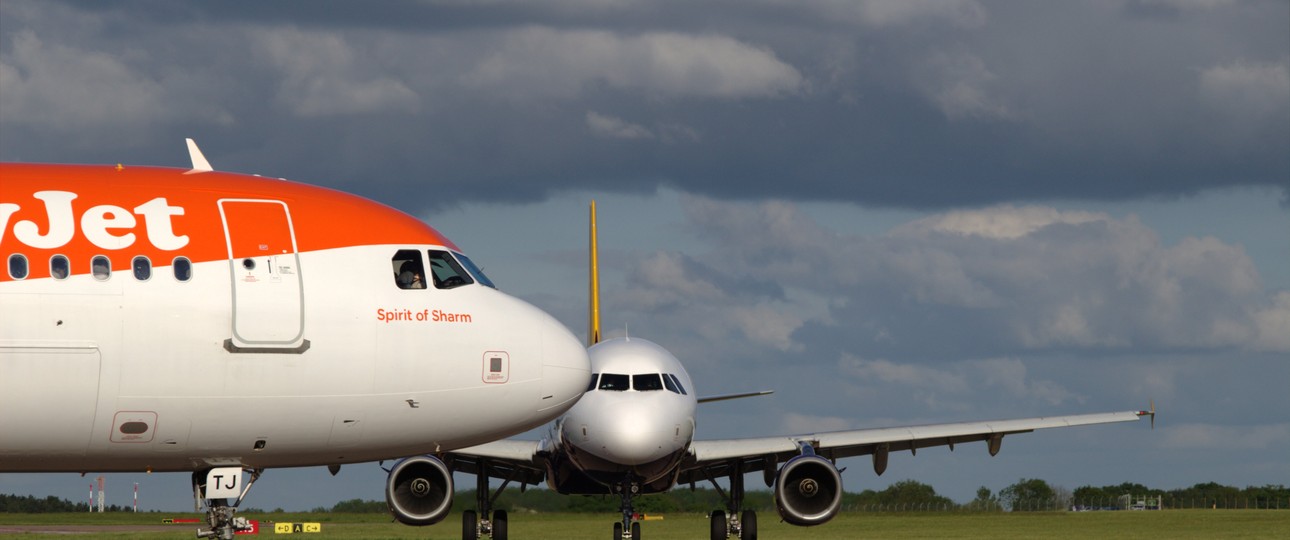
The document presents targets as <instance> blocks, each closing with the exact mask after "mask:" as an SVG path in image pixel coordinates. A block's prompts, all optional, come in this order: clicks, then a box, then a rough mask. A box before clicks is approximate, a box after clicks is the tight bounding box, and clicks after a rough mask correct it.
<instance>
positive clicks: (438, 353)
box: [0, 164, 589, 472]
mask: <svg viewBox="0 0 1290 540" xmlns="http://www.w3.org/2000/svg"><path fill="white" fill-rule="evenodd" d="M0 195H2V197H0V248H2V249H0V251H2V253H0V255H3V257H4V260H3V264H6V266H7V268H6V270H7V271H0V472H23V471H29V472H37V471H40V472H59V471H71V472H85V471H98V472H110V471H144V470H147V471H194V470H202V469H208V468H211V467H216V466H242V467H246V468H270V467H291V466H314V465H335V464H342V463H353V462H363V461H372V460H379V459H391V458H397V457H402V456H408V455H414V454H421V453H430V452H440V451H447V450H450V449H455V448H461V447H465V446H470V445H474V444H479V443H483V442H486V441H490V440H495V439H498V438H501V437H506V436H508V435H512V434H515V433H519V432H522V431H525V430H527V429H531V428H533V427H536V426H539V425H541V424H543V423H546V422H548V421H550V420H551V419H553V418H554V417H556V416H558V415H559V414H560V413H562V412H565V411H566V410H568V408H569V407H570V406H572V405H573V403H574V402H575V401H576V399H577V398H578V397H579V396H580V395H581V394H582V392H583V391H584V390H585V388H586V385H587V382H586V381H587V378H588V375H589V369H588V366H589V364H588V359H587V354H586V352H585V349H584V348H583V347H582V345H581V344H580V343H579V342H578V340H577V339H575V338H574V337H573V336H572V334H571V333H570V332H569V331H568V330H567V329H566V328H565V327H564V326H562V325H561V324H560V323H559V322H558V321H556V320H555V319H554V318H552V317H550V316H549V315H547V314H546V313H544V312H542V311H541V310H538V309H537V308H535V307H533V306H531V305H529V304H527V303H525V302H523V301H521V300H518V299H516V298H514V297H511V296H508V295H506V294H504V293H502V292H500V291H498V290H496V289H494V288H491V287H489V286H485V285H483V284H481V281H486V278H483V280H481V279H480V277H481V276H482V275H475V274H474V273H471V274H469V276H468V277H467V279H469V277H474V281H475V282H474V283H470V284H466V285H461V286H452V287H447V288H437V287H432V286H427V287H422V288H405V287H402V286H400V284H399V282H397V274H398V269H397V268H392V257H395V259H394V260H393V262H394V263H397V262H398V259H397V257H398V256H397V255H396V253H403V255H401V256H403V257H415V258H417V260H418V262H419V264H423V262H422V261H426V260H433V257H434V254H441V255H442V254H443V253H450V254H451V256H450V257H449V258H450V259H451V258H452V257H456V259H454V261H455V260H464V261H465V262H463V263H462V264H465V265H466V266H467V268H472V269H473V265H471V264H470V263H469V260H468V259H466V258H465V257H464V256H462V255H461V253H460V250H458V249H457V248H456V246H454V245H453V244H452V243H451V242H449V241H447V240H446V239H445V238H443V237H442V236H441V235H440V234H439V233H438V232H437V231H435V230H434V229H432V228H430V227H429V226H427V225H425V224H424V223H421V222H420V221H418V220H415V219H413V218H411V217H409V216H406V215H404V214H402V213H399V212H397V211H395V210H393V209H390V208H387V207H384V206H381V205H379V204H376V203H373V202H371V201H367V200H365V199H361V198H358V197H354V196H350V195H346V194H342V193H338V192H334V191H331V190H326V189H322V188H316V187H312V186H305V185H301V184H294V183H291V182H286V181H281V180H270V179H262V178H257V177H250V176H245V175H235V174H227V173H220V172H204V173H200V174H191V173H189V172H187V171H183V170H176V169H160V168H148V167H126V168H124V169H122V168H120V167H118V168H116V169H114V168H112V167H108V166H55V165H14V164H2V165H0ZM100 257H101V259H99V258H100ZM63 261H67V262H68V263H69V264H68V266H70V268H69V269H70V275H67V276H66V277H64V276H63V275H62V271H61V267H62V266H63V264H64V262H63ZM92 261H94V262H93V263H92ZM100 261H106V262H109V263H110V266H111V272H110V274H105V273H97V269H98V266H97V264H98V263H99V262H100ZM431 264H433V263H431ZM396 266H397V264H396ZM472 271H473V272H477V270H472ZM428 278H429V276H427V280H428ZM454 285H455V284H454Z"/></svg>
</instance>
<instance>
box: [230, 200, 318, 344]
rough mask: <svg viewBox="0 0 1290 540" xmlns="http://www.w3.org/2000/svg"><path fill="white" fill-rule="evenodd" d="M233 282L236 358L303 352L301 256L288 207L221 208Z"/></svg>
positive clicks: (249, 204) (240, 204) (235, 204)
mask: <svg viewBox="0 0 1290 540" xmlns="http://www.w3.org/2000/svg"><path fill="white" fill-rule="evenodd" d="M219 206H220V215H221V216H222V217H223V218H224V232H225V238H226V240H227V242H228V259H229V260H228V263H229V269H230V272H231V274H232V276H233V338H232V339H231V340H229V341H227V342H226V343H225V347H226V348H228V349H229V350H230V351H234V352H303V351H304V349H305V348H307V347H308V341H307V340H305V339H303V337H304V294H303V286H302V285H301V282H300V256H299V254H298V253H297V252H296V239H295V233H294V229H292V225H291V212H290V210H289V209H288V208H287V205H286V203H283V202H282V201H272V200H249V199H223V200H221V201H220V202H219Z"/></svg>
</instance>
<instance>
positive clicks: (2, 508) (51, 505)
mask: <svg viewBox="0 0 1290 540" xmlns="http://www.w3.org/2000/svg"><path fill="white" fill-rule="evenodd" d="M88 510H89V506H88V505H86V504H85V503H72V502H71V501H69V500H67V499H60V498H58V497H55V496H53V495H50V496H48V497H45V498H43V499H38V498H36V497H33V496H31V495H4V494H0V512H15V513H24V514H44V513H50V512H85V511H88Z"/></svg>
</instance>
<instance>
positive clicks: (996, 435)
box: [679, 411, 1155, 483]
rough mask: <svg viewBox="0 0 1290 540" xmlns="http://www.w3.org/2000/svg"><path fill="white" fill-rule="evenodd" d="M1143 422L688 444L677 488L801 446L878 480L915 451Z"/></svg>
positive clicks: (1041, 423)
mask: <svg viewBox="0 0 1290 540" xmlns="http://www.w3.org/2000/svg"><path fill="white" fill-rule="evenodd" d="M1143 416H1151V417H1152V418H1153V419H1154V417H1155V411H1124V412H1113V413H1097V414H1080V415H1072V416H1053V417H1039V418H1022V419H1015V420H990V421H984V422H959V423H953V424H931V425H924V426H908V427H891V428H877V429H858V430H850V431H830V432H823V433H811V434H806V435H791V436H782V437H759V438H750V439H720V440H708V441H694V443H693V444H692V445H691V446H690V457H689V458H688V459H687V460H686V462H685V463H684V464H682V469H683V470H682V473H681V478H680V479H679V481H680V483H688V482H694V481H699V480H706V479H708V478H709V477H717V476H725V475H729V474H730V472H731V471H730V468H731V467H739V468H741V469H742V472H748V471H753V470H760V469H765V468H768V467H773V466H774V465H775V464H776V463H782V462H784V461H787V460H788V459H789V458H792V457H793V456H796V455H798V454H799V453H801V447H802V445H810V446H811V447H813V449H814V452H815V453H816V454H818V455H820V456H824V457H826V458H829V459H839V458H845V457H852V456H862V455H868V454H872V455H874V469H875V472H877V473H878V474H882V471H883V470H885V469H886V461H887V460H886V454H888V453H889V452H895V451H903V450H909V451H910V452H915V453H916V452H917V451H918V449H920V448H928V447H933V446H949V447H950V449H953V448H954V445H957V444H962V443H966V442H974V441H988V442H989V450H990V454H991V455H994V454H996V453H998V451H999V445H1000V443H1001V442H1002V439H1003V436H1005V435H1012V434H1016V433H1029V432H1031V431H1034V430H1036V429H1048V428H1059V427H1073V426H1084V425H1091V424H1110V423H1115V422H1132V421H1135V420H1138V419H1139V418H1141V417H1143Z"/></svg>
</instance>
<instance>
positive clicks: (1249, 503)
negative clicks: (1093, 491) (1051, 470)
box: [842, 495, 1290, 512]
mask: <svg viewBox="0 0 1290 540" xmlns="http://www.w3.org/2000/svg"><path fill="white" fill-rule="evenodd" d="M1134 500H1139V499H1136V498H1135V499H1134ZM1153 502H1154V500H1153ZM1006 508H1007V506H1006V505H1003V504H1001V503H997V502H986V501H972V502H970V503H967V504H955V503H932V502H917V503H857V504H846V505H843V506H842V511H844V512H1002V511H1004V510H1005V509H1006ZM1203 508H1210V509H1216V510H1290V498H1264V497H1211V498H1206V497H1169V496H1167V495H1165V496H1161V497H1160V506H1159V508H1150V507H1143V508H1134V507H1133V506H1132V505H1128V506H1126V505H1124V504H1123V503H1122V500H1121V497H1105V498H1100V499H1091V500H1076V499H1063V498H1051V499H1028V500H1021V501H1017V502H1016V503H1015V504H1014V505H1013V509H1014V511H1050V512H1052V511H1060V510H1075V511H1108V510H1147V509H1150V510H1157V509H1158V510H1188V509H1203Z"/></svg>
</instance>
